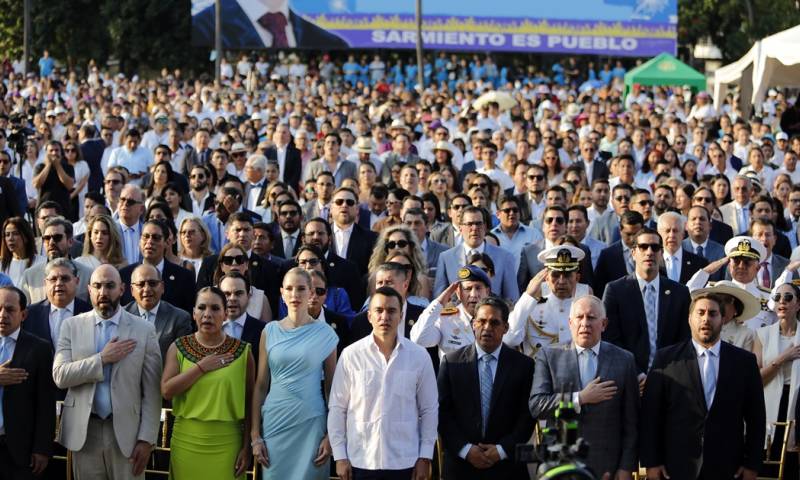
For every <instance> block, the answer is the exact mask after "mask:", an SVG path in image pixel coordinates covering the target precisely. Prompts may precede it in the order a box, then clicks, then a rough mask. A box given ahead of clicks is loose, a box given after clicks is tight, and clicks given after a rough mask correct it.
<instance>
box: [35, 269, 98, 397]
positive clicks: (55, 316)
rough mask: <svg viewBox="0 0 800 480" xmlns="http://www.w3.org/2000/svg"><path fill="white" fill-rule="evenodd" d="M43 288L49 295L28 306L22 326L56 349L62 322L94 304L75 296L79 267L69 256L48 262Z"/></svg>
mask: <svg viewBox="0 0 800 480" xmlns="http://www.w3.org/2000/svg"><path fill="white" fill-rule="evenodd" d="M44 291H45V296H46V298H45V299H44V300H42V301H40V302H38V303H34V304H33V305H31V306H29V307H28V309H27V310H28V313H27V316H26V317H25V322H23V323H22V329H23V330H25V331H27V332H29V333H32V334H34V335H36V336H37V337H39V338H43V339H45V340H47V341H48V342H50V346H51V347H52V349H53V351H54V352H55V349H56V345H58V332H59V329H60V328H61V323H62V322H63V321H64V320H65V319H67V318H69V317H72V316H75V315H78V314H80V313H83V312H88V311H89V310H91V309H92V306H91V305H90V304H89V303H87V302H84V301H83V300H81V299H80V298H77V297H76V294H77V292H78V276H77V270H76V269H75V265H74V264H73V263H72V261H71V260H69V259H67V258H56V259H54V260H51V261H50V262H49V263H48V264H47V267H46V268H45V275H44ZM65 393H66V392H65Z"/></svg>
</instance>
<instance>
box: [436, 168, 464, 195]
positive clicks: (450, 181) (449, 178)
mask: <svg viewBox="0 0 800 480" xmlns="http://www.w3.org/2000/svg"><path fill="white" fill-rule="evenodd" d="M434 171H435V172H439V173H441V174H442V176H443V177H444V179H445V183H446V184H447V196H448V197H449V198H452V197H453V195H455V194H456V193H458V192H460V191H461V185H459V182H458V172H457V171H456V169H455V167H453V166H452V165H443V166H441V167H439V169H438V170H437V169H434Z"/></svg>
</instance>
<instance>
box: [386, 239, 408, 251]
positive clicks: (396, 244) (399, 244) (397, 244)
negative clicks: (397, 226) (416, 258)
mask: <svg viewBox="0 0 800 480" xmlns="http://www.w3.org/2000/svg"><path fill="white" fill-rule="evenodd" d="M409 245H411V242H409V241H408V240H397V241H394V240H391V241H388V242H386V250H394V249H395V248H406V247H407V246H409Z"/></svg>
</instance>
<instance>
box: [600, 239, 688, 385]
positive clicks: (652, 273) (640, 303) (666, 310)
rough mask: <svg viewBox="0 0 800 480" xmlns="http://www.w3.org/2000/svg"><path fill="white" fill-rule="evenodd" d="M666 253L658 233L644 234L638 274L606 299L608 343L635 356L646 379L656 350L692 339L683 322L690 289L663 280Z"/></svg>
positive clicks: (613, 286)
mask: <svg viewBox="0 0 800 480" xmlns="http://www.w3.org/2000/svg"><path fill="white" fill-rule="evenodd" d="M662 248H663V247H662V243H661V237H660V236H659V235H658V232H656V231H654V230H650V229H648V228H645V229H642V230H641V231H640V232H639V234H638V235H637V236H636V243H635V244H634V248H633V249H632V253H633V259H634V261H635V262H636V271H635V272H634V273H632V274H630V275H628V276H626V277H623V278H620V279H619V280H615V281H613V282H611V283H609V284H608V285H607V286H606V290H605V293H604V294H603V303H604V304H605V306H606V313H607V315H608V328H606V331H605V332H604V333H603V339H604V340H605V341H607V342H611V343H613V344H615V345H617V346H618V347H622V348H624V349H625V350H627V351H629V352H631V353H633V356H634V357H635V358H636V367H637V369H638V371H639V373H641V374H645V373H646V372H647V370H648V369H649V368H650V365H652V363H653V358H654V357H655V354H656V350H657V349H659V348H663V347H666V346H669V345H673V344H675V343H678V342H680V341H682V340H685V339H686V338H688V337H689V327H688V325H687V324H686V322H684V321H683V319H684V318H686V316H687V314H688V307H689V289H687V288H686V286H684V285H682V284H680V283H678V282H673V281H672V280H670V279H669V278H667V277H666V276H664V275H659V271H658V264H659V262H658V257H659V256H660V255H661V249H662ZM640 380H642V381H643V377H640Z"/></svg>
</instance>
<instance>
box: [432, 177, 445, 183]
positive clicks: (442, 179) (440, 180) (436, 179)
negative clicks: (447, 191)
mask: <svg viewBox="0 0 800 480" xmlns="http://www.w3.org/2000/svg"><path fill="white" fill-rule="evenodd" d="M431 182H433V183H447V180H445V179H444V178H434V179H433V180H431Z"/></svg>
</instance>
